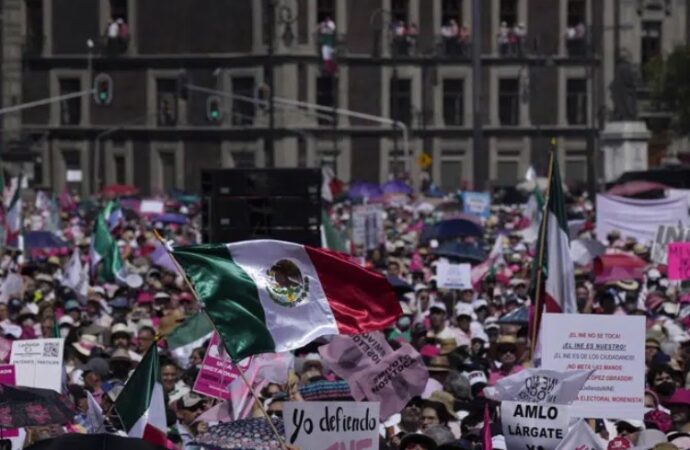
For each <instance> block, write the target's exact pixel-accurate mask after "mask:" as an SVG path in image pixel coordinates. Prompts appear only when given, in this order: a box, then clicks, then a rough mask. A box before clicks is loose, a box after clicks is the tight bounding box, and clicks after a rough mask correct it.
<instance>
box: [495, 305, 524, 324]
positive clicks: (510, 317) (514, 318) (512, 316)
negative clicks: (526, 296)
mask: <svg viewBox="0 0 690 450" xmlns="http://www.w3.org/2000/svg"><path fill="white" fill-rule="evenodd" d="M496 323H498V324H500V325H527V324H528V323H529V308H528V307H527V306H521V307H519V308H517V309H514V310H512V311H511V312H509V313H506V314H504V315H503V316H502V317H501V318H500V319H498V320H497V321H496Z"/></svg>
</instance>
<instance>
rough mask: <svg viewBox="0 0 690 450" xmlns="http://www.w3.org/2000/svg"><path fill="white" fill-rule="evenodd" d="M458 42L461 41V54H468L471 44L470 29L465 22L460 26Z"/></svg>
mask: <svg viewBox="0 0 690 450" xmlns="http://www.w3.org/2000/svg"><path fill="white" fill-rule="evenodd" d="M458 42H459V43H460V54H461V55H466V54H467V48H468V47H469V45H470V29H469V28H468V27H467V25H465V24H463V25H462V26H461V27H460V31H459V32H458Z"/></svg>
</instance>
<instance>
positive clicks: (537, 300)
mask: <svg viewBox="0 0 690 450" xmlns="http://www.w3.org/2000/svg"><path fill="white" fill-rule="evenodd" d="M552 143H553V141H552ZM553 164H554V154H553V150H551V152H550V153H549V169H548V176H547V182H546V195H545V196H544V207H543V208H542V215H541V217H542V219H541V229H540V230H539V250H538V258H537V263H538V264H539V265H538V266H537V285H536V286H535V289H534V320H533V322H532V325H533V326H532V333H531V335H530V360H532V359H533V358H534V350H535V347H536V345H537V335H538V333H539V324H540V322H541V314H542V311H541V310H542V308H543V305H542V303H543V299H542V297H543V295H544V292H543V283H542V276H543V272H544V271H543V267H544V251H545V247H546V245H545V244H546V242H545V241H546V239H545V235H546V229H547V227H548V220H549V214H548V208H549V197H550V195H549V194H550V193H551V189H550V187H551V178H552V177H553ZM536 182H537V181H536V179H535V183H536ZM537 186H538V185H537Z"/></svg>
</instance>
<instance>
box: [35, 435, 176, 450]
mask: <svg viewBox="0 0 690 450" xmlns="http://www.w3.org/2000/svg"><path fill="white" fill-rule="evenodd" d="M95 448H96V449H99V450H160V449H162V448H163V447H159V446H157V445H153V444H151V443H150V442H148V441H145V440H143V439H138V438H128V437H121V436H116V435H114V434H77V433H70V434H63V435H62V436H58V437H56V438H53V439H45V440H43V441H39V442H37V443H35V444H34V445H32V446H31V447H27V449H26V450H29V449H31V450H92V449H95Z"/></svg>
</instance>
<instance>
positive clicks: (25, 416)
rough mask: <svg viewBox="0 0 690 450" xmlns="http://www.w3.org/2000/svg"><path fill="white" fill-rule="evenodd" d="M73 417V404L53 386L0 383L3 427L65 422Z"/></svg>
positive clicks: (0, 419)
mask: <svg viewBox="0 0 690 450" xmlns="http://www.w3.org/2000/svg"><path fill="white" fill-rule="evenodd" d="M73 417H74V407H73V405H72V404H71V403H70V401H69V400H68V399H67V397H65V396H63V395H60V394H58V393H57V392H55V391H53V390H50V389H39V388H29V387H19V386H8V385H6V384H2V385H0V427H2V428H23V427H32V426H45V425H53V424H63V423H67V422H70V421H71V420H72V418H73Z"/></svg>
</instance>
